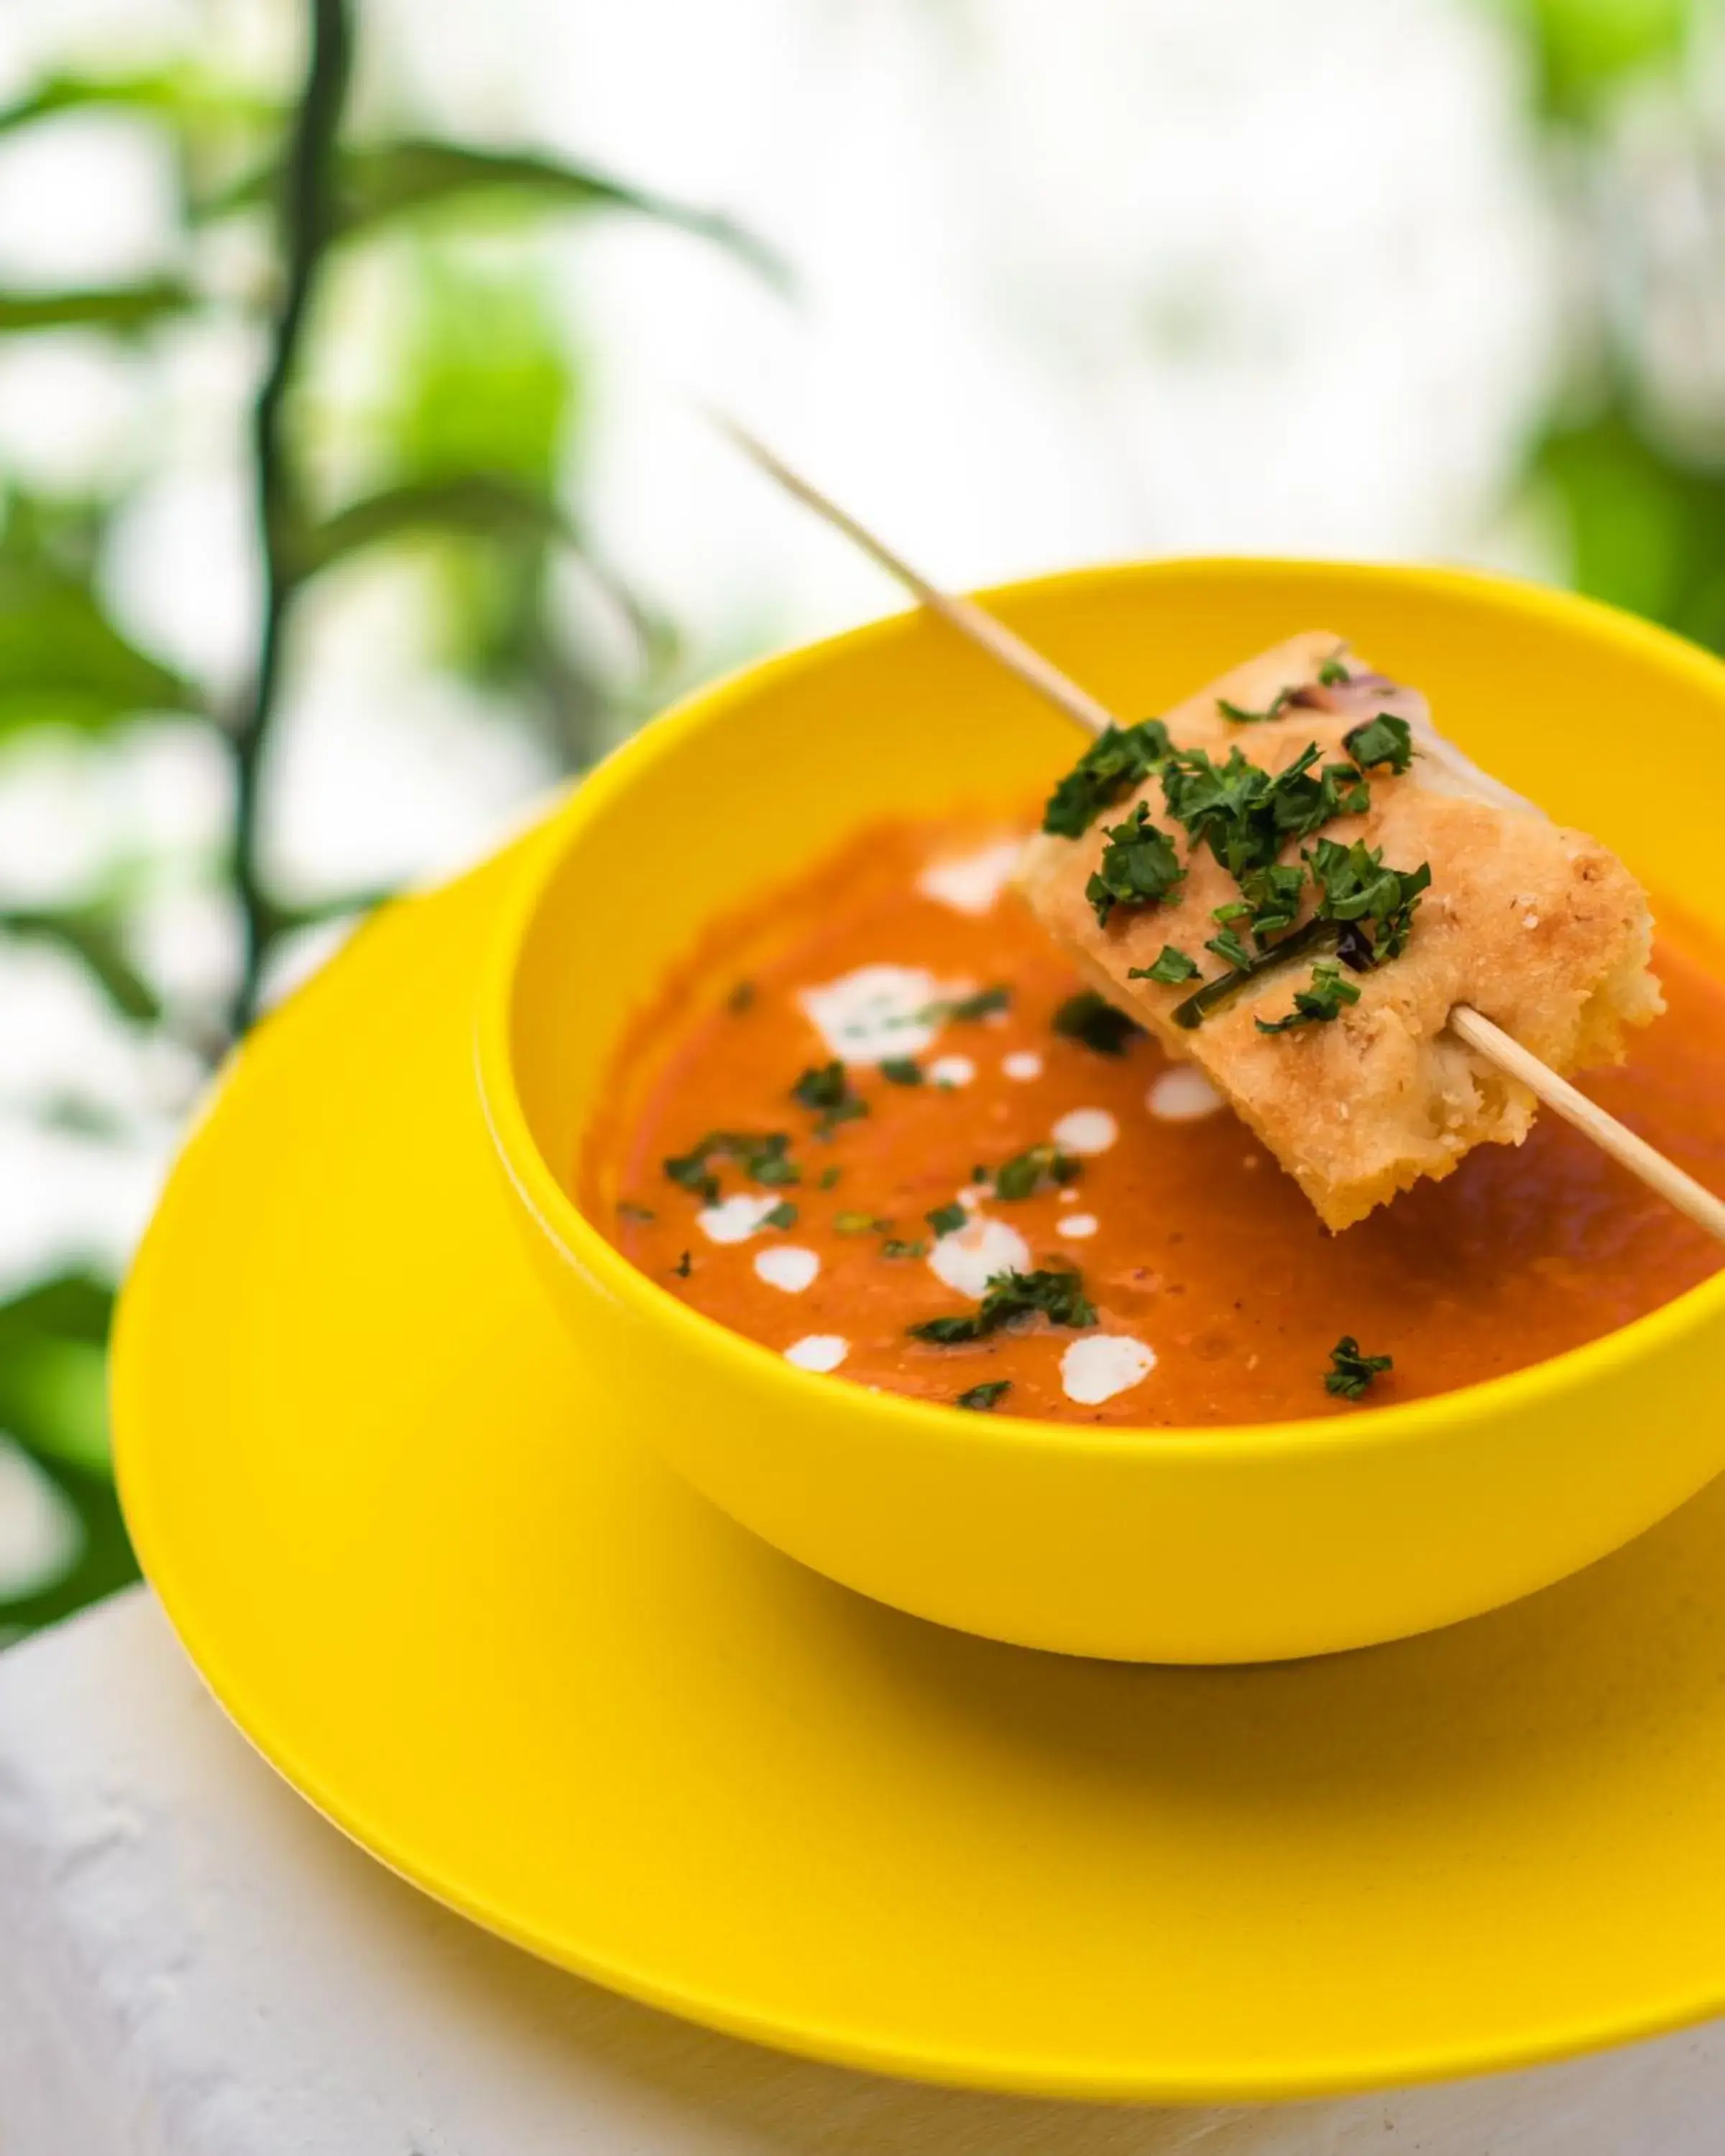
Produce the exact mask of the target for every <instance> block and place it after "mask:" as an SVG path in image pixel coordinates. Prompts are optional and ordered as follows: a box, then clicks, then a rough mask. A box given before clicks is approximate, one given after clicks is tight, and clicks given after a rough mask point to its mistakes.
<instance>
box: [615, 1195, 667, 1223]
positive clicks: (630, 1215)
mask: <svg viewBox="0 0 1725 2156" xmlns="http://www.w3.org/2000/svg"><path fill="white" fill-rule="evenodd" d="M617 1213H618V1217H619V1219H624V1220H655V1219H658V1217H659V1216H658V1214H655V1212H654V1210H653V1209H652V1207H651V1206H650V1205H637V1204H636V1203H635V1202H634V1199H632V1198H624V1199H619V1202H618V1206H617Z"/></svg>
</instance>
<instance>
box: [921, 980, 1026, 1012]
mask: <svg viewBox="0 0 1725 2156" xmlns="http://www.w3.org/2000/svg"><path fill="white" fill-rule="evenodd" d="M1011 1001H1012V990H1011V989H1010V988H1007V987H1006V986H1005V985H1004V983H996V984H995V985H994V987H993V988H978V990H977V992H976V993H975V994H974V995H973V996H960V997H959V998H958V1000H957V1003H952V1004H941V1005H940V1006H939V1009H940V1011H941V1014H942V1016H944V1017H947V1018H953V1019H960V1020H961V1021H962V1020H963V1019H976V1018H991V1017H993V1014H994V1013H995V1012H996V1011H1004V1009H1006V1007H1007V1005H1008V1004H1010V1003H1011Z"/></svg>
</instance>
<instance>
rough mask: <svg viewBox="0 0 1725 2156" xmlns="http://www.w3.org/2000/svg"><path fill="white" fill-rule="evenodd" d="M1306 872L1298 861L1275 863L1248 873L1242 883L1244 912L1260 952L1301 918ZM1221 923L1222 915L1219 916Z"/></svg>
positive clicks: (1241, 880) (1241, 879)
mask: <svg viewBox="0 0 1725 2156" xmlns="http://www.w3.org/2000/svg"><path fill="white" fill-rule="evenodd" d="M1305 882H1306V870H1305V869H1304V867H1303V866H1302V865H1301V864H1300V863H1299V862H1297V861H1288V862H1281V861H1272V862H1271V864H1270V865H1269V866H1268V868H1262V869H1248V870H1246V872H1245V875H1243V876H1242V877H1241V878H1240V901H1241V906H1242V910H1243V911H1244V913H1245V916H1246V917H1247V918H1248V919H1250V922H1251V924H1252V941H1253V942H1255V944H1256V945H1257V946H1258V948H1259V949H1260V951H1261V950H1262V949H1263V948H1264V947H1265V946H1266V944H1267V943H1268V942H1269V941H1270V939H1271V937H1272V936H1278V935H1280V934H1281V932H1282V930H1283V929H1285V928H1291V927H1293V925H1294V923H1295V921H1296V920H1297V919H1298V918H1299V913H1300V893H1301V890H1302V889H1303V888H1304V886H1305ZM1215 917H1216V919H1217V920H1218V921H1219V920H1221V918H1222V915H1221V913H1220V912H1218V913H1217V915H1216V916H1215Z"/></svg>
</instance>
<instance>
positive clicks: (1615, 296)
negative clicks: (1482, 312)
mask: <svg viewBox="0 0 1725 2156" xmlns="http://www.w3.org/2000/svg"><path fill="white" fill-rule="evenodd" d="M1512 4H1513V7H1514V11H1515V13H1516V14H1517V16H1518V18H1520V19H1521V21H1522V23H1523V24H1524V26H1525V27H1526V28H1527V30H1528V32H1529V33H1530V35H1531V38H1532V52H1533V56H1534V59H1535V62H1536V65H1537V69H1538V81H1539V84H1540V87H1541V91H1542V95H1543V100H1544V108H1545V110H1546V111H1547V112H1548V115H1549V117H1550V120H1551V124H1552V126H1553V153H1554V154H1553V158H1552V161H1551V169H1552V177H1553V193H1554V195H1555V198H1556V201H1557V207H1558V209H1559V211H1560V213H1561V215H1562V218H1563V225H1564V228H1565V229H1566V232H1567V235H1568V240H1569V244H1570V247H1571V250H1572V254H1573V256H1574V260H1575V263H1576V264H1577V265H1578V268H1579V273H1580V274H1579V278H1578V280H1577V281H1578V285H1579V290H1577V292H1576V294H1575V296H1574V308H1575V318H1574V321H1572V322H1571V323H1570V324H1569V325H1568V331H1569V334H1568V338H1567V340H1566V343H1567V346H1568V351H1569V352H1570V354H1571V378H1570V380H1569V381H1568V382H1566V383H1564V384H1562V385H1560V393H1559V397H1558V408H1557V410H1556V411H1555V413H1553V417H1552V418H1551V419H1550V420H1549V421H1548V423H1547V425H1546V426H1545V427H1544V428H1543V429H1542V430H1541V431H1540V433H1539V434H1538V436H1537V438H1536V439H1535V440H1534V442H1533V444H1532V447H1531V452H1530V458H1529V477H1530V480H1532V484H1533V485H1534V487H1535V488H1536V490H1537V491H1538V495H1539V497H1540V498H1541V499H1542V500H1543V502H1544V503H1545V504H1546V505H1547V506H1548V507H1550V508H1552V509H1554V510H1555V511H1556V513H1557V516H1558V520H1559V522H1560V525H1561V529H1562V535H1563V539H1564V541H1565V542H1566V545H1567V549H1568V565H1567V566H1568V575H1569V578H1570V580H1571V581H1572V582H1573V583H1574V584H1575V586H1576V587H1577V588H1579V590H1582V591H1584V592H1586V593H1589V594H1590V595H1591V596H1592V597H1594V598H1601V599H1604V600H1607V601H1609V603H1612V604H1613V605H1615V606H1621V607H1625V608H1629V609H1630V610H1631V611H1632V612H1634V613H1640V614H1645V615H1646V616H1648V617H1649V618H1650V619H1652V620H1654V621H1656V622H1659V623H1661V624H1664V625H1665V626H1666V627H1667V628H1670V629H1676V630H1678V631H1679V632H1680V633H1681V634H1683V635H1685V636H1689V637H1692V638H1693V639H1695V640H1696V641H1697V643H1700V644H1706V645H1707V646H1709V647H1710V648H1711V649H1713V650H1715V651H1720V652H1725V461H1722V459H1721V455H1720V445H1721V444H1722V443H1725V375H1722V376H1720V377H1719V378H1717V379H1715V380H1712V381H1711V382H1707V373H1708V370H1707V367H1706V365H1705V360H1706V355H1705V353H1701V352H1697V353H1692V354H1689V355H1687V356H1686V357H1687V359H1688V361H1689V362H1690V364H1689V365H1688V367H1686V375H1687V376H1688V377H1695V376H1696V375H1697V373H1698V375H1699V377H1700V379H1701V380H1702V382H1703V383H1705V384H1706V388H1705V389H1704V392H1703V394H1702V398H1701V399H1700V402H1699V406H1698V407H1697V398H1696V396H1695V383H1694V380H1693V378H1690V379H1686V383H1685V395H1684V397H1683V398H1682V399H1681V406H1682V408H1681V410H1680V409H1679V408H1677V402H1676V400H1674V399H1673V398H1671V396H1670V395H1669V394H1668V393H1667V387H1666V382H1665V381H1664V380H1663V378H1662V377H1663V376H1664V375H1665V374H1666V372H1669V370H1670V367H1671V361H1672V357H1673V355H1672V354H1671V352H1670V351H1669V350H1666V351H1665V352H1663V354H1662V357H1656V343H1657V340H1656V334H1655V331H1654V328H1653V318H1654V315H1655V312H1656V310H1658V311H1661V316H1662V317H1663V315H1664V313H1665V311H1666V310H1665V309H1664V306H1663V302H1664V301H1665V300H1669V299H1670V298H1671V297H1673V296H1676V295H1674V294H1673V293H1672V291H1671V290H1670V288H1671V286H1673V285H1689V286H1690V287H1691V289H1692V291H1693V292H1695V293H1697V294H1706V293H1707V292H1709V291H1712V290H1718V289H1719V286H1720V276H1721V272H1722V270H1725V259H1721V254H1722V250H1721V249H1720V248H1719V247H1717V246H1716V245H1713V244H1712V242H1713V241H1714V239H1715V237H1716V235H1715V232H1714V229H1713V226H1712V222H1711V220H1710V219H1707V218H1703V219H1702V220H1700V221H1699V222H1698V223H1696V224H1694V225H1692V224H1691V223H1690V220H1689V219H1687V218H1678V219H1676V220H1673V218H1671V214H1670V211H1671V205H1672V203H1673V201H1674V200H1675V201H1677V202H1678V203H1680V204H1681V203H1717V202H1719V201H1721V200H1722V199H1725V156H1722V145H1721V144H1720V143H1719V141H1717V139H1716V137H1715V134H1714V131H1713V130H1712V128H1711V127H1710V126H1709V123H1708V117H1707V110H1706V105H1705V91H1704V90H1703V89H1702V84H1701V80H1700V77H1701V76H1702V72H1703V67H1702V62H1703V58H1704V48H1705V44H1706V41H1707V38H1708V37H1709V36H1710V35H1717V33H1718V31H1719V30H1720V28H1721V27H1722V23H1721V16H1720V11H1719V9H1718V8H1717V4H1713V0H1512ZM1631 121H1635V122H1637V123H1639V124H1638V125H1637V126H1635V127H1634V128H1633V129H1632V128H1631V126H1630V122H1631ZM1650 143H1651V145H1652V146H1653V151H1654V153H1653V154H1651V155H1650ZM1674 223H1676V224H1677V225H1678V226H1679V227H1681V228H1685V229H1691V230H1692V231H1693V232H1694V233H1695V234H1696V237H1695V238H1694V239H1692V241H1691V243H1690V249H1691V251H1690V253H1689V254H1687V255H1682V254H1679V255H1676V256H1675V257H1674V255H1673V254H1672V251H1671V229H1672V227H1673V224H1674ZM1689 333H1690V336H1691V337H1692V339H1694V338H1697V337H1698V336H1701V335H1702V334H1704V332H1703V331H1702V330H1701V329H1700V327H1699V320H1698V318H1697V317H1692V318H1691V319H1690V321H1689ZM1695 362H1701V364H1700V365H1699V366H1698V367H1697V365H1696V364H1695Z"/></svg>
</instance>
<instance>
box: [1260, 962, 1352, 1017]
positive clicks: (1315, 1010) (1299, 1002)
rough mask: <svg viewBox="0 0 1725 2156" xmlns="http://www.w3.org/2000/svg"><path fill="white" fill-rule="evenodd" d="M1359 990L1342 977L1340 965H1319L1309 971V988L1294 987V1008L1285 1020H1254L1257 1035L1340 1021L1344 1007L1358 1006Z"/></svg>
mask: <svg viewBox="0 0 1725 2156" xmlns="http://www.w3.org/2000/svg"><path fill="white" fill-rule="evenodd" d="M1358 1001H1359V990H1358V988H1355V986H1354V985H1353V982H1352V981H1349V980H1345V979H1344V978H1343V973H1342V968H1340V967H1339V966H1328V965H1324V964H1322V963H1320V964H1318V965H1316V966H1314V967H1313V968H1312V980H1311V983H1310V985H1309V986H1307V987H1306V988H1296V989H1295V991H1294V1008H1293V1009H1291V1011H1289V1012H1288V1013H1287V1014H1286V1017H1283V1018H1278V1019H1261V1018H1260V1019H1254V1020H1253V1024H1255V1025H1256V1027H1257V1029H1258V1030H1259V1032H1260V1033H1291V1032H1292V1031H1293V1030H1294V1028H1295V1027H1296V1026H1298V1025H1325V1024H1328V1023H1329V1021H1330V1020H1331V1019H1337V1018H1340V1017H1341V1015H1342V1009H1343V1004H1357V1003H1358Z"/></svg>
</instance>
